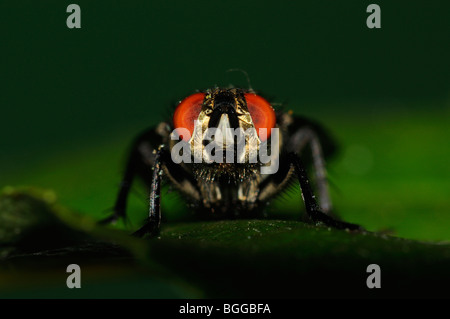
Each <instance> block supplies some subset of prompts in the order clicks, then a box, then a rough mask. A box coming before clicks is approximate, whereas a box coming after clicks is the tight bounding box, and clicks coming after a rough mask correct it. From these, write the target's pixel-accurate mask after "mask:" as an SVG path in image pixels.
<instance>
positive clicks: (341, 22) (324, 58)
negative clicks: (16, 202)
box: [0, 0, 450, 241]
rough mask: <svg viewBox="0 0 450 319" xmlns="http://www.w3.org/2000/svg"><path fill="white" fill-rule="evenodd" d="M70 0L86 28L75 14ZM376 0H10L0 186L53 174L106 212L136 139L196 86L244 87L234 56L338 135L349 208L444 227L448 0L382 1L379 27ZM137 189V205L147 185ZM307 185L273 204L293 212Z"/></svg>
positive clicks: (1, 20)
mask: <svg viewBox="0 0 450 319" xmlns="http://www.w3.org/2000/svg"><path fill="white" fill-rule="evenodd" d="M73 2H75V3H77V4H78V5H80V7H81V25H82V28H81V29H68V28H67V27H66V18H67V16H68V13H66V7H67V5H68V4H70V3H73ZM372 2H373V1H23V0H21V1H8V0H3V1H1V2H0V35H1V38H0V40H1V42H0V43H1V46H0V63H1V64H0V67H1V68H0V72H1V73H0V78H1V85H0V107H1V113H0V136H1V139H0V186H7V185H11V186H19V185H32V186H36V187H42V188H46V189H53V190H54V191H55V193H56V194H57V196H58V197H59V199H60V202H61V203H62V204H64V205H66V206H68V207H70V208H71V209H73V210H75V211H78V212H80V213H84V214H91V215H93V216H95V217H98V218H100V217H101V216H104V214H105V213H104V211H105V209H107V208H109V207H111V206H112V204H113V202H114V199H115V194H116V190H117V186H118V184H119V181H120V174H121V168H122V164H123V161H124V158H125V155H126V151H127V147H128V145H129V142H130V140H131V139H132V138H133V137H134V136H135V135H136V134H137V133H138V132H140V131H141V130H143V129H145V128H146V127H148V126H152V125H154V124H156V123H158V122H160V121H161V120H163V119H167V118H170V112H171V109H172V108H173V106H174V105H176V102H177V101H178V100H180V99H182V98H183V97H185V96H186V95H188V94H190V93H192V92H194V91H195V90H196V89H206V88H208V87H211V86H214V85H219V86H227V85H229V84H234V85H236V86H243V87H247V82H246V79H245V77H244V76H243V75H242V74H240V73H238V72H231V73H227V72H226V71H227V70H228V69H231V68H240V69H243V70H245V71H246V72H248V74H249V76H250V80H251V85H252V87H253V88H254V89H255V90H256V91H258V92H260V93H261V94H263V95H264V96H266V97H267V98H268V99H269V100H270V101H272V102H275V103H282V104H284V105H285V107H286V108H288V109H292V110H294V112H295V113H298V114H303V115H307V116H310V117H312V118H314V119H316V120H318V121H319V122H322V123H323V124H324V125H325V126H327V127H329V129H330V130H331V131H332V132H333V133H334V135H335V136H336V137H337V138H338V140H339V141H340V144H341V153H340V155H339V156H338V157H337V158H336V159H335V160H334V161H332V162H330V163H329V164H330V165H329V171H330V176H331V181H332V184H333V187H332V196H333V200H334V202H335V204H336V208H337V210H338V212H339V213H340V215H341V216H342V217H343V218H344V219H346V220H349V221H352V222H357V223H360V224H362V225H363V226H365V227H366V228H368V229H369V230H382V229H391V230H393V231H394V232H395V234H396V235H399V236H402V237H407V238H411V239H420V240H432V241H442V240H447V241H448V240H450V231H449V227H450V196H449V191H450V168H449V167H448V163H449V159H450V150H449V148H448V140H449V138H450V129H449V116H450V82H449V76H450V63H449V57H450V44H449V30H450V23H449V18H448V14H449V12H450V11H449V9H450V3H449V2H448V1H436V0H433V1H376V3H377V4H378V5H380V7H381V24H382V28H381V29H368V28H367V26H366V18H367V16H368V13H366V8H367V6H368V4H370V3H372ZM136 192H137V195H136V194H134V195H133V197H132V203H131V204H130V212H131V213H132V214H134V215H135V221H140V220H142V218H144V217H145V211H146V210H147V207H146V205H147V204H146V196H147V195H146V194H145V193H144V192H143V190H142V189H141V188H139V187H137V188H136ZM299 196H300V195H299V193H298V192H297V193H294V194H293V196H291V197H290V198H287V199H284V200H281V201H277V202H276V203H275V206H274V208H272V210H273V211H274V212H275V213H276V211H277V207H283V208H284V209H287V210H290V211H292V213H293V214H296V213H297V212H298V209H299V208H298V207H299V206H301V205H302V204H301V201H300V197H299ZM168 198H172V199H173V198H176V197H175V196H174V195H169V196H168ZM172 202H173V201H172ZM175 206H177V205H175ZM180 207H181V208H180ZM163 209H164V211H165V212H167V214H170V211H171V210H177V209H178V210H179V211H180V210H181V211H182V212H184V208H183V206H182V205H181V204H180V205H178V206H177V207H174V205H173V204H172V203H167V202H166V203H164V206H163ZM137 226H138V225H137V222H135V223H134V224H133V226H132V227H134V228H136V227H137Z"/></svg>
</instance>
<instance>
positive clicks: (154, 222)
mask: <svg viewBox="0 0 450 319" xmlns="http://www.w3.org/2000/svg"><path fill="white" fill-rule="evenodd" d="M165 154H166V153H165V151H164V150H163V148H162V146H160V147H159V149H158V151H157V153H156V157H155V165H154V167H153V175H152V183H151V186H150V208H149V212H148V218H147V220H146V222H145V224H144V226H142V227H141V228H139V229H138V230H137V231H136V232H135V233H134V234H133V235H135V236H137V237H143V236H144V235H146V234H149V235H150V236H152V237H153V236H157V235H158V234H159V227H160V224H161V180H162V174H163V169H162V164H163V159H164V155H165Z"/></svg>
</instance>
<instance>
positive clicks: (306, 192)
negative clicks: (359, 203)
mask: <svg viewBox="0 0 450 319" xmlns="http://www.w3.org/2000/svg"><path fill="white" fill-rule="evenodd" d="M289 161H290V163H291V164H292V165H293V166H294V168H295V172H296V174H297V177H298V180H299V182H300V188H301V191H302V197H303V201H304V203H305V208H306V214H307V215H308V217H309V218H310V219H311V220H312V221H313V222H314V223H323V224H325V225H326V226H330V227H333V228H337V229H349V230H363V228H362V227H361V226H359V225H356V224H351V223H346V222H342V221H339V220H336V219H334V218H332V217H331V216H329V215H326V214H325V213H323V212H322V211H321V210H320V207H319V205H318V204H317V201H316V198H315V196H314V194H313V192H312V190H311V185H310V183H309V179H308V176H307V174H306V170H305V167H304V166H303V163H302V162H301V160H300V157H299V156H298V155H297V154H295V153H290V154H289Z"/></svg>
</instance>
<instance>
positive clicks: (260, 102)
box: [172, 88, 276, 181]
mask: <svg viewBox="0 0 450 319" xmlns="http://www.w3.org/2000/svg"><path fill="white" fill-rule="evenodd" d="M173 122H174V126H175V128H176V130H177V132H178V133H179V135H180V136H181V137H182V139H183V141H184V143H188V144H189V150H190V154H191V161H192V162H193V163H194V164H196V165H193V171H194V173H195V174H196V176H198V177H200V178H202V179H204V180H205V181H211V180H215V179H216V178H217V177H220V176H223V175H226V177H227V178H229V180H234V181H236V180H238V181H239V180H241V181H242V180H243V179H245V178H249V177H253V178H255V176H256V175H257V171H258V168H259V167H260V166H261V164H262V163H261V161H260V160H259V158H258V154H259V151H260V148H261V145H264V146H265V147H267V144H268V143H267V142H268V141H269V137H270V135H271V129H273V128H275V127H276V115H275V111H274V110H273V108H272V107H271V105H270V104H269V102H267V101H266V100H265V99H263V98H262V97H260V96H258V95H256V94H254V93H249V92H245V91H244V90H242V89H237V88H232V89H220V88H215V89H211V90H208V91H206V92H205V93H196V94H193V95H191V96H189V97H187V98H186V99H184V100H183V101H182V102H181V103H180V104H179V106H178V107H177V109H176V110H175V113H174V121H173ZM172 145H173V144H172Z"/></svg>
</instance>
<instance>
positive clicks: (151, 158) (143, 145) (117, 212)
mask: <svg viewBox="0 0 450 319" xmlns="http://www.w3.org/2000/svg"><path fill="white" fill-rule="evenodd" d="M161 131H162V130H161V129H159V130H158V128H156V129H149V130H147V131H145V132H143V133H142V134H141V135H139V136H138V137H137V138H136V140H135V141H134V143H133V146H132V149H131V152H130V155H129V157H128V161H127V164H126V168H125V173H124V176H123V178H122V182H121V183H120V188H119V192H118V194H117V198H116V202H115V204H114V208H113V214H112V215H111V216H109V217H107V218H105V219H103V220H101V221H100V222H99V223H100V224H103V225H105V224H110V223H113V222H115V221H117V220H118V219H120V218H125V217H126V208H127V199H128V195H129V193H130V190H131V185H132V183H133V180H134V179H135V177H136V176H139V177H141V178H142V180H143V181H144V182H145V183H147V184H149V181H150V180H151V177H152V173H151V168H152V166H154V164H155V157H156V154H155V153H156V149H157V147H158V145H160V144H161V143H162V141H163V135H162V134H161ZM149 186H150V185H149Z"/></svg>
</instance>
